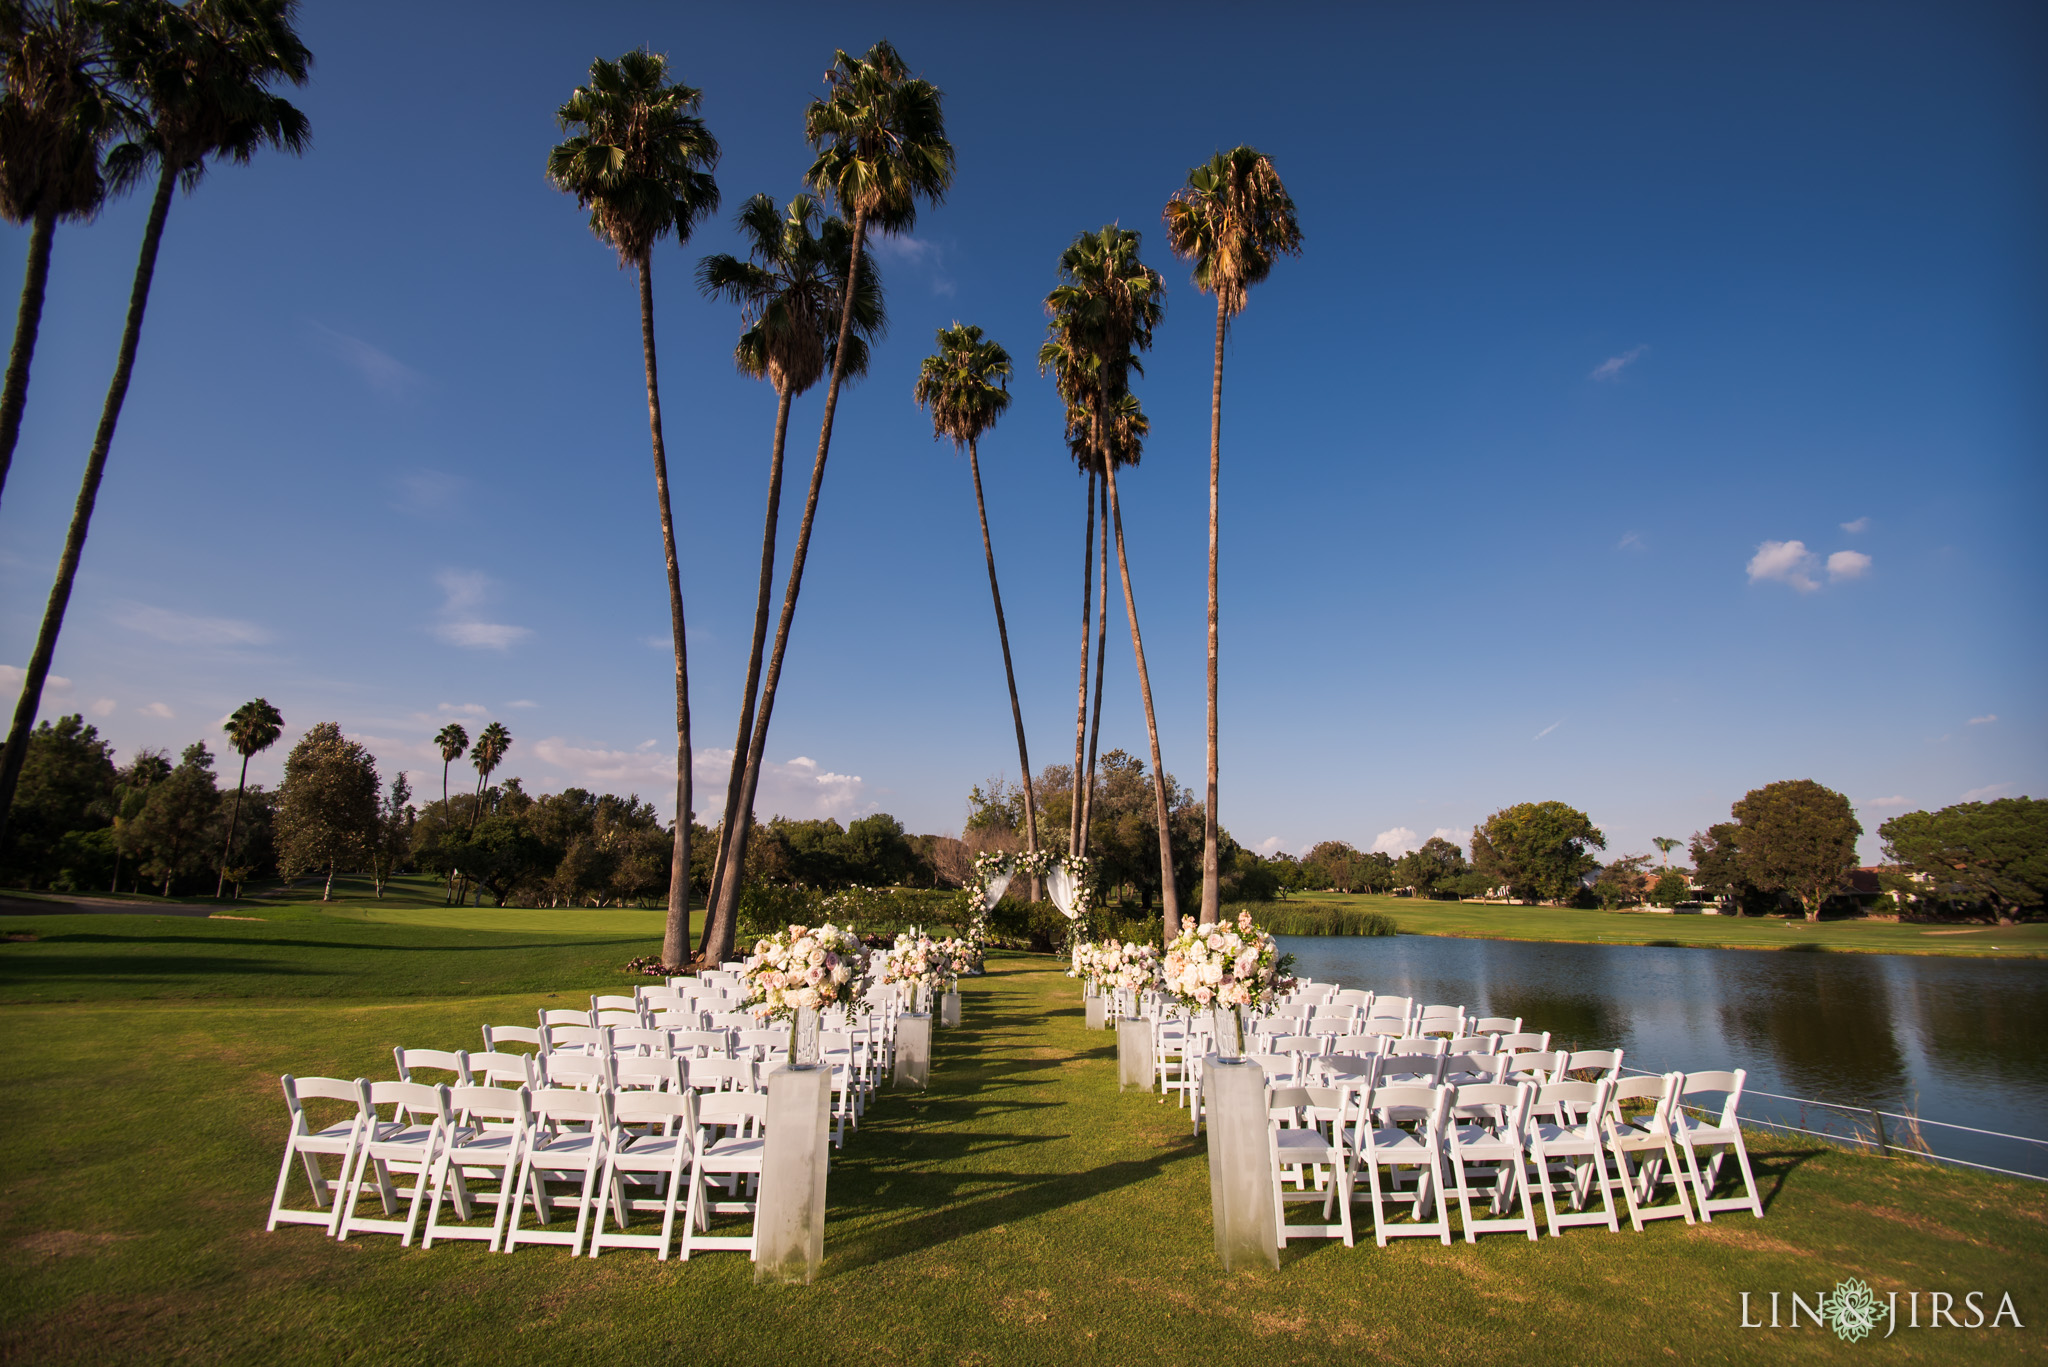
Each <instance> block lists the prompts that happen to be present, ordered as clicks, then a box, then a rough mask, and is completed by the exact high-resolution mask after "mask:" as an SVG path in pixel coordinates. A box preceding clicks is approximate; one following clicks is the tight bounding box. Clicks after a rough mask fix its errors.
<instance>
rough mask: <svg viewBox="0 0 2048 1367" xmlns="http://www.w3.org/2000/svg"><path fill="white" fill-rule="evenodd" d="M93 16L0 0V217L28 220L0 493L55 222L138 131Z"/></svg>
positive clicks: (52, 2) (77, 212) (3, 423)
mask: <svg viewBox="0 0 2048 1367" xmlns="http://www.w3.org/2000/svg"><path fill="white" fill-rule="evenodd" d="M98 17H99V16H98V13H97V10H96V9H95V8H94V7H93V6H92V5H90V4H79V3H70V2H69V0H0V72H4V75H5V88H4V89H0V218H5V219H6V220H7V221H8V222H9V223H27V224H30V225H31V227H30V229H29V238H28V265H27V266H26V267H25V268H24V269H23V271H22V277H21V306H20V308H19V310H18V311H17V312H16V314H15V318H14V346H13V348H12V350H10V351H9V352H8V356H7V380H6V384H5V386H4V388H0V490H4V489H5V487H6V485H7V471H8V468H9V467H10V466H11V465H12V464H13V462H14V444H15V442H16V440H17V439H18V438H19V437H20V436H21V412H22V409H23V407H24V406H25V405H26V404H27V402H28V370H29V362H30V360H31V359H32V358H33V357H34V355H35V349H36V332H37V330H38V329H39V328H40V327H41V325H42V318H43V291H44V288H45V287H46V286H47V284H48V283H49V278H50V241H51V239H52V237H54V236H55V234H56V229H57V220H58V219H60V218H67V219H77V220H85V219H90V218H91V217H92V216H93V215H94V214H96V213H98V212H99V208H100V204H101V202H102V201H103V200H104V199H105V197H106V182H105V180H104V178H103V177H102V176H101V174H100V152H101V150H102V149H103V148H104V147H105V145H106V143H107V141H108V139H110V138H112V137H114V136H115V135H116V134H118V133H120V132H123V131H130V130H133V129H134V128H135V127H136V113H135V111H134V110H133V109H132V108H131V107H130V106H129V105H128V103H127V102H126V101H125V100H123V99H122V98H121V96H120V95H119V94H118V93H117V92H116V91H115V89H114V87H113V84H112V78H113V71H112V67H111V63H110V61H109V59H108V54H107V50H106V44H105V42H104V41H103V40H102V39H101V36H100V30H99V24H98Z"/></svg>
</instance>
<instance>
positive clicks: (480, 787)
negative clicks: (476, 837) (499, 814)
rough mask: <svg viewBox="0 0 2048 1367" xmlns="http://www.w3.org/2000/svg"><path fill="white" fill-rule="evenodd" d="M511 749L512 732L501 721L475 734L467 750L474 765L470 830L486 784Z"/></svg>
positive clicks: (477, 812)
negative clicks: (471, 745)
mask: <svg viewBox="0 0 2048 1367" xmlns="http://www.w3.org/2000/svg"><path fill="white" fill-rule="evenodd" d="M511 749H512V733H511V732H510V731H507V730H506V729H505V726H504V723H502V722H495V721H494V722H492V723H491V724H490V725H489V726H486V727H485V728H484V729H483V730H482V731H481V732H479V733H478V734H477V738H476V744H475V745H474V746H473V747H471V749H470V752H469V762H470V763H471V764H473V765H475V766H476V801H475V802H474V804H472V805H471V807H470V809H469V828H470V829H471V830H472V831H474V830H475V829H476V823H477V817H478V815H479V814H480V813H481V812H482V811H483V809H484V794H485V791H486V785H488V784H489V782H490V778H491V775H492V774H493V773H495V772H497V768H498V766H499V765H500V764H503V763H504V762H505V755H506V754H507V752H509V751H510V750H511Z"/></svg>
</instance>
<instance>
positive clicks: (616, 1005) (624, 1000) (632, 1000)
mask: <svg viewBox="0 0 2048 1367" xmlns="http://www.w3.org/2000/svg"><path fill="white" fill-rule="evenodd" d="M640 1001H641V998H640V994H639V993H637V992H635V993H632V994H630V995H628V994H623V993H617V992H608V993H604V994H602V995H600V994H598V993H592V994H591V997H590V1009H591V1010H592V1011H593V1012H596V1011H630V1012H632V1013H633V1014H634V1015H636V1016H637V1015H639V1014H640Z"/></svg>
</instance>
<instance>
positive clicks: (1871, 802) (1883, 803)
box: [1856, 794, 1912, 807]
mask: <svg viewBox="0 0 2048 1367" xmlns="http://www.w3.org/2000/svg"><path fill="white" fill-rule="evenodd" d="M1856 805H1857V806H1858V807H1909V806H1911V805H1912V803H1911V801H1910V800H1909V799H1907V798H1905V797H1903V796H1900V795H1897V794H1894V795H1893V796H1891V797H1866V798H1864V799H1863V800H1862V801H1861V802H1859V803H1857V804H1856Z"/></svg>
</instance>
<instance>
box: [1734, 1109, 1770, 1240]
mask: <svg viewBox="0 0 2048 1367" xmlns="http://www.w3.org/2000/svg"><path fill="white" fill-rule="evenodd" d="M1728 1147H1729V1149H1730V1150H1731V1151H1732V1152H1733V1153H1734V1154H1735V1166H1736V1167H1737V1168H1738V1169H1740V1170H1741V1172H1742V1189H1743V1190H1744V1191H1746V1192H1748V1193H1749V1213H1750V1214H1751V1215H1754V1216H1756V1218H1757V1219H1759V1220H1761V1219H1763V1218H1764V1203H1763V1200H1762V1198H1760V1197H1759V1196H1758V1195H1757V1194H1756V1178H1755V1176H1754V1175H1753V1174H1751V1172H1750V1170H1749V1150H1748V1149H1747V1148H1745V1147H1743V1143H1742V1131H1740V1130H1737V1131H1736V1132H1735V1142H1734V1143H1732V1144H1730V1145H1729V1146H1728Z"/></svg>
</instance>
